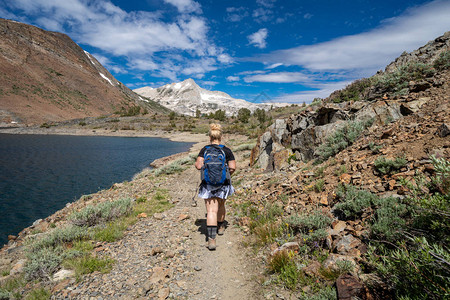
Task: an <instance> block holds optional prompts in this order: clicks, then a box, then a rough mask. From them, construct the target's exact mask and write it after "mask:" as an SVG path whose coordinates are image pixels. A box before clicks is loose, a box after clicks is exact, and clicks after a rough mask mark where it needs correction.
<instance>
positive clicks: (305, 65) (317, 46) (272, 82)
mask: <svg viewBox="0 0 450 300" xmlns="http://www.w3.org/2000/svg"><path fill="white" fill-rule="evenodd" d="M0 17H2V18H7V19H13V20H16V21H20V22H24V23H28V24H32V25H36V26H38V27H41V28H43V29H47V30H52V31H59V32H64V33H66V34H68V35H69V36H70V37H71V38H72V39H73V40H74V41H75V42H77V43H78V44H79V45H80V46H81V47H82V48H83V49H84V50H86V51H88V52H90V53H91V54H93V55H94V56H95V57H96V58H97V59H98V60H99V61H100V62H101V63H102V64H103V65H104V66H105V67H106V68H107V69H108V70H109V71H110V72H111V73H112V74H113V75H114V76H115V77H116V78H117V79H118V80H120V81H121V82H123V83H124V84H125V85H127V86H128V87H130V88H131V89H135V88H139V87H143V86H152V87H158V86H161V85H164V84H167V83H171V82H177V81H182V80H184V79H187V78H193V79H194V80H195V81H196V82H197V83H198V84H199V85H200V86H201V87H203V88H207V89H210V90H220V91H224V92H226V93H228V94H230V95H231V96H233V97H235V98H241V99H245V100H247V101H255V99H261V97H258V95H260V94H264V95H267V96H268V97H269V98H270V99H271V101H277V102H292V103H302V102H306V103H308V102H311V101H312V99H314V98H315V97H326V96H328V95H329V94H330V93H331V92H332V91H334V90H336V89H339V88H342V87H344V86H346V85H347V84H348V83H350V82H351V81H353V80H355V79H358V78H361V77H368V76H371V75H373V74H374V73H376V71H377V70H381V69H384V67H385V66H386V65H387V64H389V63H390V62H391V61H392V60H394V59H395V58H396V57H398V56H399V55H400V54H401V53H402V52H403V51H408V52H409V51H412V50H414V49H417V48H418V47H420V46H422V45H424V44H426V43H427V42H428V41H430V40H432V39H434V38H436V37H438V36H440V35H442V34H443V33H444V32H445V31H448V30H450V0H436V1H421V0H408V1H406V0H398V1H393V0H378V1H374V0H373V1H369V0H353V1H352V0H334V1H331V0H317V1H312V0H311V1H308V0H302V1H294V0H289V1H282V0H254V1H246V0H240V1H234V0H227V1H220V0H205V1H201V0H198V1H194V0H139V1H138V0H69V1H67V0H0ZM263 98H264V97H263Z"/></svg>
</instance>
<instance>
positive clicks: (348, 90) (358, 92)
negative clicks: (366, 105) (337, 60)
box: [330, 78, 372, 103]
mask: <svg viewBox="0 0 450 300" xmlns="http://www.w3.org/2000/svg"><path fill="white" fill-rule="evenodd" d="M371 85H372V79H371V78H363V79H359V80H356V81H354V82H353V83H351V84H349V85H348V86H347V87H345V88H344V89H342V90H339V91H337V92H336V93H333V94H332V95H330V99H331V100H332V101H333V102H335V103H341V102H347V101H359V100H363V99H362V96H363V94H364V92H365V90H366V89H367V88H368V87H370V86H371Z"/></svg>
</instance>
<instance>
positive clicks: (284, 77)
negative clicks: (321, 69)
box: [244, 72, 311, 83]
mask: <svg viewBox="0 0 450 300" xmlns="http://www.w3.org/2000/svg"><path fill="white" fill-rule="evenodd" d="M244 81H245V82H276V83H309V82H311V77H309V76H308V75H306V74H304V73H301V72H277V73H268V74H256V75H250V76H246V77H245V78H244Z"/></svg>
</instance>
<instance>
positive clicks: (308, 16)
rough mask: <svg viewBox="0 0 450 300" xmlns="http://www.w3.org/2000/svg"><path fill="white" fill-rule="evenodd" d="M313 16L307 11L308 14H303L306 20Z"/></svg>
mask: <svg viewBox="0 0 450 300" xmlns="http://www.w3.org/2000/svg"><path fill="white" fill-rule="evenodd" d="M312 17H313V15H312V14H310V13H306V14H304V15H303V18H304V19H306V20H309V19H311V18H312Z"/></svg>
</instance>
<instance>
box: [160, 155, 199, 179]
mask: <svg viewBox="0 0 450 300" xmlns="http://www.w3.org/2000/svg"><path fill="white" fill-rule="evenodd" d="M195 159H196V156H195V155H189V156H186V157H183V158H180V159H177V160H175V161H173V162H171V163H169V164H167V165H165V166H162V167H161V168H158V169H156V170H154V174H155V176H160V175H162V174H166V175H170V174H175V173H180V172H182V171H184V170H185V169H186V168H187V166H186V165H190V164H193V163H194V162H195Z"/></svg>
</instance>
